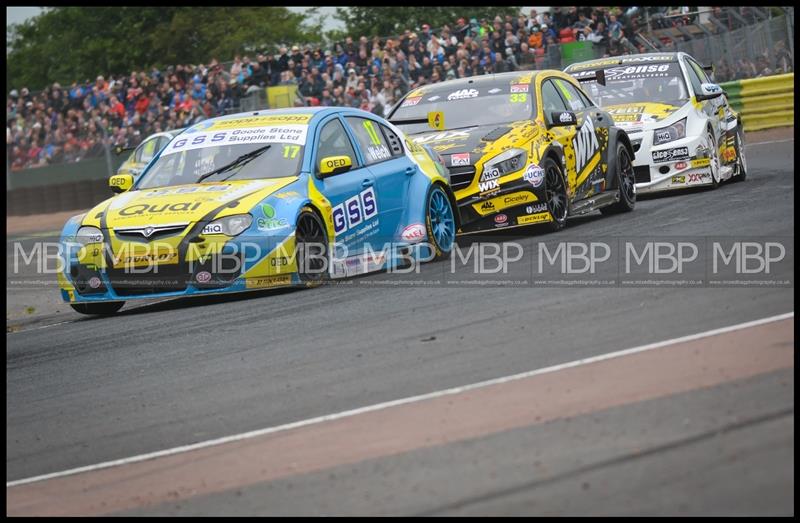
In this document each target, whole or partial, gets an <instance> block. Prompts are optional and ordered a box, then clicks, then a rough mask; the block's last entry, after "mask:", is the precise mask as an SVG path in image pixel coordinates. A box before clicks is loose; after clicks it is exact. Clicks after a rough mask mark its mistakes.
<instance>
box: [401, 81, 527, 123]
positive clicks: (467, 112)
mask: <svg viewBox="0 0 800 523" xmlns="http://www.w3.org/2000/svg"><path fill="white" fill-rule="evenodd" d="M415 94H416V93H413V92H412V93H411V94H409V96H408V97H407V98H406V99H405V100H403V102H402V103H401V104H400V107H398V108H397V109H396V110H395V112H394V113H393V114H392V115H391V117H390V120H391V121H392V122H393V123H395V124H397V125H399V126H400V127H401V129H403V131H405V132H406V133H408V134H415V133H420V132H426V131H430V130H431V128H430V127H429V126H428V124H427V123H414V124H406V123H403V121H404V120H418V119H424V120H426V121H427V117H428V113H430V112H442V113H444V127H445V128H446V129H458V128H463V127H472V126H475V125H492V124H502V123H508V122H513V121H516V120H527V119H531V118H532V117H533V114H534V109H535V100H534V96H533V89H532V88H531V86H530V84H528V83H524V84H510V85H509V84H505V85H495V86H486V87H470V86H469V84H467V87H464V88H459V89H453V90H451V91H442V90H439V91H436V92H430V93H425V94H422V95H419V96H415Z"/></svg>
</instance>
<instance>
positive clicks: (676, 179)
mask: <svg viewBox="0 0 800 523" xmlns="http://www.w3.org/2000/svg"><path fill="white" fill-rule="evenodd" d="M672 183H686V176H684V175H682V174H681V175H679V176H673V177H672Z"/></svg>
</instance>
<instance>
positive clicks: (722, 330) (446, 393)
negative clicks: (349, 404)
mask: <svg viewBox="0 0 800 523" xmlns="http://www.w3.org/2000/svg"><path fill="white" fill-rule="evenodd" d="M793 317H794V311H792V312H787V313H785V314H779V315H777V316H770V317H769V318H762V319H760V320H754V321H748V322H745V323H739V324H736V325H730V326H728V327H722V328H719V329H713V330H710V331H705V332H700V333H698V334H691V335H689V336H682V337H680V338H672V339H669V340H664V341H659V342H656V343H650V344H648V345H641V346H639V347H634V348H631V349H625V350H621V351H616V352H609V353H606V354H601V355H599V356H593V357H591V358H584V359H581V360H575V361H570V362H568V363H561V364H559V365H553V366H552V367H544V368H542V369H537V370H532V371H528V372H522V373H520V374H513V375H511V376H504V377H501V378H495V379H491V380H487V381H481V382H478V383H473V384H470V385H464V386H461V387H454V388H452V389H445V390H440V391H436V392H430V393H428V394H420V395H418V396H411V397H408V398H401V399H397V400H393V401H387V402H384V403H378V404H375V405H369V406H366V407H361V408H357V409H352V410H346V411H344V412H338V413H335V414H328V415H326V416H319V417H316V418H310V419H306V420H301V421H295V422H293V423H287V424H285V425H278V426H276V427H269V428H265V429H259V430H253V431H250V432H244V433H241V434H234V435H232V436H225V437H222V438H217V439H212V440H208V441H201V442H199V443H193V444H191V445H183V446H181V447H174V448H171V449H165V450H159V451H157V452H150V453H148V454H140V455H138V456H132V457H129V458H123V459H117V460H113V461H106V462H103V463H98V464H96V465H87V466H85V467H78V468H74V469H70V470H64V471H61V472H53V473H50V474H43V475H41V476H33V477H30V478H24V479H18V480H15V481H9V482H6V488H10V487H15V486H17V485H24V484H26V483H34V482H37V481H44V480H48V479H53V478H59V477H63V476H71V475H73V474H80V473H82V472H90V471H94V470H100V469H105V468H109V467H116V466H119V465H127V464H130V463H136V462H139V461H145V460H148V459H153V458H160V457H163V456H171V455H173V454H180V453H183V452H189V451H192V450H197V449H202V448H206V447H212V446H215V445H222V444H224V443H231V442H233V441H241V440H244V439H251V438H256V437H259V436H264V435H266V434H273V433H275V432H282V431H286V430H291V429H296V428H299V427H306V426H308V425H316V424H318V423H324V422H326V421H333V420H337V419H342V418H349V417H351V416H357V415H359V414H364V413H366V412H374V411H376V410H383V409H387V408H390V407H396V406H398V405H406V404H408V403H417V402H420V401H425V400H429V399H433V398H438V397H441V396H449V395H452V394H459V393H461V392H466V391H468V390H474V389H478V388H482V387H488V386H490V385H498V384H501V383H507V382H509V381H515V380H520V379H523V378H529V377H531V376H537V375H539V374H547V373H550V372H557V371H560V370H564V369H569V368H571V367H578V366H580V365H588V364H590V363H595V362H598V361H603V360H609V359H612V358H619V357H621V356H627V355H630V354H636V353H638V352H644V351H648V350H653V349H658V348H661V347H665V346H668V345H674V344H676V343H684V342H687V341H692V340H697V339H701V338H707V337H709V336H716V335H718V334H724V333H726V332H732V331H737V330H741V329H746V328H749V327H755V326H757V325H763V324H765V323H772V322H776V321H781V320H785V319H788V318H793Z"/></svg>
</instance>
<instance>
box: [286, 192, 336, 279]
mask: <svg viewBox="0 0 800 523" xmlns="http://www.w3.org/2000/svg"><path fill="white" fill-rule="evenodd" d="M295 244H296V246H297V272H298V274H299V275H300V280H302V281H303V282H305V283H307V284H310V285H313V284H316V283H319V282H321V281H323V280H325V279H326V278H327V276H328V269H329V267H328V264H329V262H330V257H329V256H328V235H327V233H326V232H325V226H324V225H323V223H322V220H321V219H320V217H319V216H318V215H317V213H315V212H314V211H312V210H311V209H309V208H305V209H303V210H302V211H301V212H300V216H298V217H297V229H296V230H295Z"/></svg>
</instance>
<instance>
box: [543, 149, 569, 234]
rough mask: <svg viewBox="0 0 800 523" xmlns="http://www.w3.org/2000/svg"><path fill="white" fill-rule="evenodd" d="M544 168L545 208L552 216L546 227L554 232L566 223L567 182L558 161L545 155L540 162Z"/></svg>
mask: <svg viewBox="0 0 800 523" xmlns="http://www.w3.org/2000/svg"><path fill="white" fill-rule="evenodd" d="M542 167H543V168H544V187H545V195H546V198H547V210H548V211H550V215H551V216H552V217H553V221H551V222H548V227H549V228H550V230H551V231H553V232H555V231H558V230H561V229H563V228H564V226H565V225H566V224H567V184H566V183H565V182H564V175H563V173H562V172H561V167H560V166H559V165H558V162H556V161H555V160H553V159H552V158H551V157H549V156H548V157H546V158H545V159H544V162H543V163H542Z"/></svg>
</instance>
